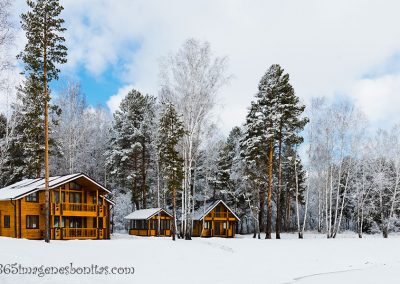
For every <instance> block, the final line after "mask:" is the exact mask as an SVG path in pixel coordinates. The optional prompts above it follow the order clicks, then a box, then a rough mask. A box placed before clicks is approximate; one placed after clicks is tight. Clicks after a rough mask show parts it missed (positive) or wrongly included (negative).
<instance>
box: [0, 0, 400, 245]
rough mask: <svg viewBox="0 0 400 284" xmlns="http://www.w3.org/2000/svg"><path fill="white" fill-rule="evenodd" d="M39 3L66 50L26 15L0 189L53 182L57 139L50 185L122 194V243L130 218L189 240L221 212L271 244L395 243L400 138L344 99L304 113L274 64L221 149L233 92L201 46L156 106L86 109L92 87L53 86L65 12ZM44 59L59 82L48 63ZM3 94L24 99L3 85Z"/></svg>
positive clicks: (0, 133)
mask: <svg viewBox="0 0 400 284" xmlns="http://www.w3.org/2000/svg"><path fill="white" fill-rule="evenodd" d="M29 2H30V3H31V4H30V6H29V7H30V8H31V9H32V11H33V12H35V11H36V12H38V11H40V9H44V10H45V9H46V7H47V6H46V5H50V4H51V5H55V6H52V7H53V8H54V7H57V9H55V11H56V12H54V15H53V17H54V19H55V20H54V22H52V24H53V25H54V27H56V28H57V29H51V30H52V32H54V34H53V35H54V37H52V38H54V39H55V42H53V43H51V42H50V43H49V44H50V45H49V46H47V47H46V46H43V44H42V42H41V41H39V40H38V35H37V34H36V35H35V32H37V30H36V29H35V28H37V27H38V26H36V25H35V21H36V20H38V18H35V17H33V16H32V15H31V14H29V13H28V14H23V15H22V16H21V19H22V20H21V22H22V28H23V29H24V30H25V32H26V34H27V37H28V44H27V45H26V47H25V49H24V51H22V52H21V53H20V54H19V55H18V58H19V60H20V62H21V63H22V64H23V66H24V72H23V75H24V80H23V82H22V83H21V84H19V85H18V86H17V87H16V90H17V96H16V98H15V99H14V100H13V101H12V102H10V111H9V112H5V113H2V114H0V187H4V186H7V185H9V184H12V183H14V182H17V181H19V180H21V179H24V178H37V177H41V176H43V175H44V174H45V164H46V163H45V153H46V148H45V143H44V142H45V141H46V140H48V143H49V167H48V169H49V171H50V175H51V176H54V175H63V174H69V173H75V172H83V173H85V174H87V175H89V176H90V177H92V178H94V179H95V180H97V181H99V182H101V183H103V184H104V185H105V186H106V187H107V188H109V189H111V190H112V193H113V194H112V197H111V198H112V199H113V200H114V201H115V203H116V205H115V207H114V218H113V221H114V229H115V230H123V229H124V228H125V223H124V220H123V217H124V216H125V215H127V214H128V213H130V212H131V211H133V210H138V209H143V208H151V207H163V208H166V209H168V210H170V211H171V212H173V214H174V218H177V219H179V220H180V222H179V224H180V226H179V227H175V226H176V225H175V222H173V224H174V231H175V232H176V233H177V234H179V236H181V237H183V238H185V239H190V238H191V230H192V227H191V226H192V218H193V214H194V212H195V211H196V210H197V209H198V208H200V207H202V206H204V205H206V204H209V203H211V202H213V201H215V200H218V199H222V200H224V201H225V202H226V203H227V204H228V205H229V206H230V207H231V208H232V209H233V210H234V211H235V213H236V214H237V215H238V216H239V217H240V219H241V221H240V223H239V226H237V230H238V233H242V234H247V233H252V234H253V235H254V237H258V238H261V232H264V233H265V238H272V234H273V233H274V234H275V237H276V238H280V233H281V232H297V233H298V234H299V237H300V238H302V237H303V234H304V231H306V230H315V231H318V232H321V233H322V232H323V233H325V234H326V235H327V237H328V238H330V237H333V238H334V237H335V236H336V235H337V234H338V233H339V232H341V231H344V230H351V231H354V232H356V233H357V234H358V235H359V236H360V237H362V234H363V233H377V232H381V233H382V234H383V236H384V237H387V236H388V234H389V232H392V231H397V230H398V228H399V225H400V223H399V220H398V215H399V213H400V211H399V206H398V202H399V196H398V184H399V177H400V176H399V174H400V141H399V134H400V128H399V127H400V126H394V127H393V128H392V129H391V130H383V129H380V130H378V131H376V132H375V133H371V132H370V127H369V125H368V120H367V117H366V116H365V115H364V114H363V113H362V112H361V111H360V110H359V109H358V108H357V107H356V106H355V105H354V104H353V103H351V102H349V101H346V100H344V99H335V100H334V101H333V102H329V101H327V100H326V99H324V98H315V99H312V100H311V101H310V102H309V104H308V105H307V106H306V105H305V104H304V103H303V102H302V101H301V100H300V99H299V97H298V96H297V94H296V93H295V89H294V87H293V86H292V84H291V82H290V77H289V74H288V73H287V72H286V71H285V70H284V69H283V68H282V67H281V66H280V65H278V64H273V65H271V66H266V70H265V73H264V75H263V76H261V78H260V80H259V84H258V86H254V90H255V91H254V94H243V96H249V97H252V102H251V104H250V105H249V106H248V107H247V115H246V117H245V118H244V121H245V122H244V123H243V125H238V126H236V127H234V128H233V129H232V130H231V131H230V132H229V134H228V136H227V137H224V134H223V132H222V131H221V129H220V128H219V126H218V124H217V123H216V122H215V116H214V114H215V111H216V109H217V102H218V96H219V95H220V94H221V93H222V92H223V91H224V89H223V88H224V86H226V85H227V84H229V83H230V81H231V80H233V79H232V76H231V75H230V74H229V72H228V63H227V58H226V57H218V56H214V54H213V52H212V50H211V46H210V44H209V43H207V42H201V41H198V40H196V39H188V40H186V41H185V42H184V43H183V45H182V46H181V48H180V49H179V50H177V51H176V52H174V53H171V54H170V55H168V56H165V57H164V58H162V60H161V63H160V67H159V74H160V75H159V82H160V84H159V87H158V93H157V94H145V93H143V92H141V90H136V89H132V90H131V91H129V92H128V94H127V95H126V96H125V97H124V98H123V100H122V101H121V103H120V105H119V108H118V110H116V111H115V113H113V114H110V113H109V111H108V110H107V109H105V108H103V107H102V106H90V105H88V103H87V101H86V95H85V94H84V93H83V92H82V89H81V84H85V82H78V81H73V80H67V79H65V78H62V79H60V80H59V84H58V86H59V87H58V88H57V89H56V90H52V88H50V87H49V86H52V85H49V81H51V80H58V73H59V72H60V70H59V69H58V67H56V65H59V64H63V63H65V62H66V55H67V48H66V47H64V45H63V44H64V41H65V40H64V38H62V36H61V35H62V33H63V32H64V30H65V28H64V27H63V25H64V22H63V20H62V19H61V18H59V15H60V13H61V11H62V7H61V6H60V5H59V3H58V1H56V0H52V1H47V2H46V1H43V0H37V1H29ZM49 3H50V4H49ZM0 7H1V8H2V9H0V10H1V11H3V12H2V13H0V23H2V24H0V47H1V48H0V50H1V51H2V56H1V57H0V59H1V64H0V67H1V69H0V72H1V74H2V76H3V75H4V74H5V73H7V72H10V69H12V68H11V64H10V62H12V60H10V56H15V54H12V52H11V48H10V46H12V42H13V41H14V37H13V36H12V27H11V23H10V21H9V20H8V19H9V17H10V15H9V13H8V12H7V11H9V9H10V1H7V0H0ZM35 9H36V10H35ZM42 11H43V10H42ZM24 15H25V16H24ZM29 15H30V16H29ZM38 15H39V16H40V15H41V14H40V13H39V12H38ZM39 16H37V17H39ZM38 21H39V20H38ZM4 27H5V28H4ZM40 27H42V28H43V26H40ZM65 45H66V46H68V43H67V42H66V43H65ZM47 49H48V50H49V51H50V53H51V52H52V53H51V54H52V56H53V57H51V58H50V59H48V60H53V61H49V68H48V69H46V68H45V69H44V70H46V72H50V73H44V70H43V67H44V66H45V64H44V63H43V62H44V61H43V60H42V59H41V58H39V57H37V54H42V53H40V52H41V51H42V50H47ZM46 60H47V59H46ZM44 74H48V75H44ZM2 78H4V77H2ZM44 79H46V80H44ZM237 80H240V78H237ZM0 88H1V91H2V92H3V93H5V94H7V93H12V92H13V89H10V88H9V86H8V84H7V82H6V81H4V80H3V81H0ZM52 91H53V92H54V94H55V93H56V94H57V95H52ZM50 95H51V96H52V98H51V99H50ZM110 95H111V94H110ZM46 109H48V118H49V119H48V133H49V136H48V137H49V138H48V139H46V136H45V130H46V124H45V121H46V116H45V114H46V112H45V111H46ZM173 237H175V234H173Z"/></svg>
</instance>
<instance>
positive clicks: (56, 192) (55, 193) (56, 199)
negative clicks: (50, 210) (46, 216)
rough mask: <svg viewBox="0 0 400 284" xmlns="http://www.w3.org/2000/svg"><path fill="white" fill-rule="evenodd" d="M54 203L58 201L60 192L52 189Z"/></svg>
mask: <svg viewBox="0 0 400 284" xmlns="http://www.w3.org/2000/svg"><path fill="white" fill-rule="evenodd" d="M53 194H54V203H60V193H59V192H58V191H54V193H53Z"/></svg>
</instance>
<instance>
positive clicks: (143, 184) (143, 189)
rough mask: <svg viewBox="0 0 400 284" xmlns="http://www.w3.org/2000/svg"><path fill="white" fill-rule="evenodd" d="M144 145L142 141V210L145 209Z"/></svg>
mask: <svg viewBox="0 0 400 284" xmlns="http://www.w3.org/2000/svg"><path fill="white" fill-rule="evenodd" d="M146 191H147V190H146V145H145V141H143V149H142V195H143V206H142V208H144V209H146V208H147V192H146Z"/></svg>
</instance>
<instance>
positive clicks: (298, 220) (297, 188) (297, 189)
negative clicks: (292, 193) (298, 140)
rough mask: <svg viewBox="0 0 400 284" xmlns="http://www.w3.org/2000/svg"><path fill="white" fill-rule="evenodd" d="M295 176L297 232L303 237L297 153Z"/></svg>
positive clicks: (300, 237)
mask: <svg viewBox="0 0 400 284" xmlns="http://www.w3.org/2000/svg"><path fill="white" fill-rule="evenodd" d="M294 177H295V181H296V215H297V216H296V217H297V218H296V219H297V232H298V234H299V239H302V238H303V235H302V233H301V230H300V213H299V176H298V175H297V158H296V154H295V157H294Z"/></svg>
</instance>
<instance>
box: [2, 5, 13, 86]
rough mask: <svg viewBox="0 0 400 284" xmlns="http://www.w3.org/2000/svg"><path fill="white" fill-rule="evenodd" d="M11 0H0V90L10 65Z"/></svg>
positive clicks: (11, 41)
mask: <svg viewBox="0 0 400 284" xmlns="http://www.w3.org/2000/svg"><path fill="white" fill-rule="evenodd" d="M10 9H11V0H0V90H2V89H3V88H4V82H5V78H4V76H5V71H7V70H9V69H10V67H11V62H12V60H11V57H10V54H9V50H10V47H11V46H12V43H13V41H14V26H13V23H12V21H11V15H10Z"/></svg>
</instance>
